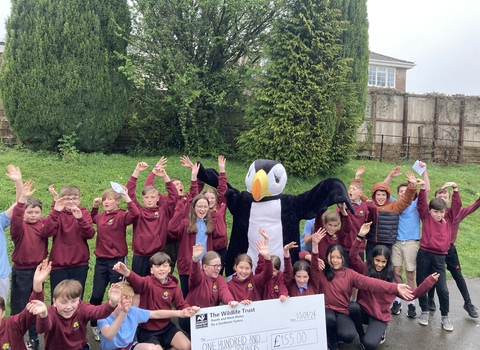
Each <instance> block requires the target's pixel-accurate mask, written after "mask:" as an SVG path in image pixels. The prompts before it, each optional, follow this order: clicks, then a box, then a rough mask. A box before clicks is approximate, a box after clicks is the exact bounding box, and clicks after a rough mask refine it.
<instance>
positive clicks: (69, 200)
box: [64, 197, 80, 203]
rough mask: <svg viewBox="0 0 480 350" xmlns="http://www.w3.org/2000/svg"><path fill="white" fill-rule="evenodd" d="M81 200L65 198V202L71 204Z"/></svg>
mask: <svg viewBox="0 0 480 350" xmlns="http://www.w3.org/2000/svg"><path fill="white" fill-rule="evenodd" d="M79 199H80V198H78V197H73V198H64V200H65V202H70V203H72V202H76V201H78V200H79Z"/></svg>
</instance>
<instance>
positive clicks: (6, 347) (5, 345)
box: [2, 343, 11, 350]
mask: <svg viewBox="0 0 480 350" xmlns="http://www.w3.org/2000/svg"><path fill="white" fill-rule="evenodd" d="M2 349H4V350H10V349H11V348H10V343H5V344H3V346H2Z"/></svg>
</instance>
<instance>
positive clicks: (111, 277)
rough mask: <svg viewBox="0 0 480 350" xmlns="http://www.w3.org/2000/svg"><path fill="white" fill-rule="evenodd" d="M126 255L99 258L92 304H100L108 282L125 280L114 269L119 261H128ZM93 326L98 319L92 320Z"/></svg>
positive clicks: (96, 264)
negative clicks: (113, 257)
mask: <svg viewBox="0 0 480 350" xmlns="http://www.w3.org/2000/svg"><path fill="white" fill-rule="evenodd" d="M126 261H127V259H126V257H124V256H123V257H120V258H115V259H103V258H97V260H96V262H95V272H94V274H93V287H92V296H91V297H90V304H92V305H100V304H101V303H102V301H103V296H104V295H105V290H106V289H107V286H108V284H109V283H110V284H112V283H118V282H120V281H122V280H123V276H122V275H121V274H119V273H118V272H116V271H113V266H114V265H115V264H116V263H117V262H123V263H124V264H125V263H126ZM90 324H91V326H92V327H96V326H97V320H92V321H91V322H90Z"/></svg>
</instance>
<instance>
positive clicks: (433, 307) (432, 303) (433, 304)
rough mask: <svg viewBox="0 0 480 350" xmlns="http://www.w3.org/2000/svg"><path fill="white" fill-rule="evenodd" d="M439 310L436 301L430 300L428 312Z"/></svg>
mask: <svg viewBox="0 0 480 350" xmlns="http://www.w3.org/2000/svg"><path fill="white" fill-rule="evenodd" d="M435 310H437V305H435V299H433V298H428V311H435Z"/></svg>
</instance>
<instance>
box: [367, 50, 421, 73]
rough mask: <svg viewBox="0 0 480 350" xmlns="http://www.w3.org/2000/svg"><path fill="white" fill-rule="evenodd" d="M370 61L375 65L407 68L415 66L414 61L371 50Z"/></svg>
mask: <svg viewBox="0 0 480 350" xmlns="http://www.w3.org/2000/svg"><path fill="white" fill-rule="evenodd" d="M369 63H370V64H371V65H375V66H384V67H398V68H406V69H410V68H413V67H415V63H414V62H410V61H405V60H401V59H398V58H394V57H390V56H385V55H381V54H379V53H376V52H372V51H370V61H369Z"/></svg>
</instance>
